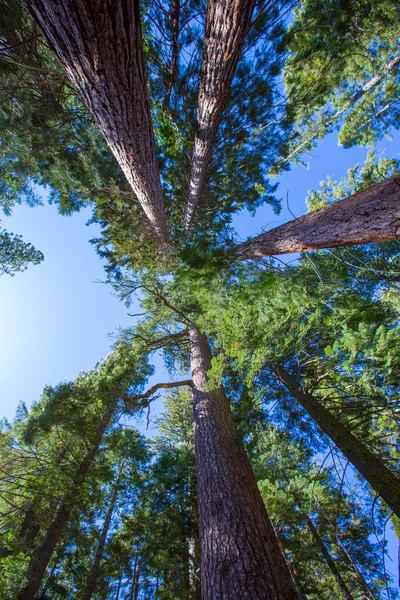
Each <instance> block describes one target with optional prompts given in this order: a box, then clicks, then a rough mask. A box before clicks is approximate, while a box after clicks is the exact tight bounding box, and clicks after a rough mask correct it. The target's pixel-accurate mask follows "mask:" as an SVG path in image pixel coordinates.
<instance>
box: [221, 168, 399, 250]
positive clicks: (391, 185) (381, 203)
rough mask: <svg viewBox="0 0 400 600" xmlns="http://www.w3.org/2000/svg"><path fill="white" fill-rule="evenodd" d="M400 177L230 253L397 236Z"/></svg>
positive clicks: (349, 243) (388, 239)
mask: <svg viewBox="0 0 400 600" xmlns="http://www.w3.org/2000/svg"><path fill="white" fill-rule="evenodd" d="M399 227H400V179H399V180H397V179H396V178H395V177H392V178H391V179H388V180H386V181H383V182H382V183H378V184H376V185H374V186H372V187H370V188H368V189H366V190H363V191H361V192H357V193H356V194H354V195H353V196H349V197H348V198H346V199H345V200H341V201H339V202H333V203H332V204H328V205H327V206H324V207H323V208H320V209H319V210H315V211H313V212H310V213H308V214H306V215H303V216H302V217H299V218H298V219H294V220H293V221H289V223H285V224H284V225H280V226H279V227H275V228H274V229H270V230H269V231H267V232H266V233H262V234H261V235H259V236H257V237H255V238H252V239H251V240H248V241H247V242H244V243H243V244H239V245H238V246H236V247H235V248H234V249H233V250H232V252H231V255H232V257H233V258H234V259H235V260H249V259H254V258H260V257H263V256H273V255H275V254H289V253H292V252H304V251H305V250H322V249H324V248H336V247H338V246H356V245H357V244H370V243H374V242H391V241H393V240H395V239H397V238H398V237H399V236H398V233H399Z"/></svg>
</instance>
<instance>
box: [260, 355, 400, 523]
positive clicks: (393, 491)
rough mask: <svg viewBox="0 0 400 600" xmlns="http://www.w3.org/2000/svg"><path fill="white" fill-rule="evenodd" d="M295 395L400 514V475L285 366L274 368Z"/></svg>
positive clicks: (399, 514)
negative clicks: (386, 464) (365, 444)
mask: <svg viewBox="0 0 400 600" xmlns="http://www.w3.org/2000/svg"><path fill="white" fill-rule="evenodd" d="M271 370H272V371H273V372H274V373H275V375H276V376H277V377H278V379H279V380H280V381H281V382H282V383H283V384H284V386H285V387H286V389H287V390H288V391H289V392H290V394H291V395H292V396H293V398H296V400H297V401H298V402H299V403H300V404H301V406H302V407H303V408H304V409H305V410H306V411H307V412H308V414H309V415H310V416H311V417H312V418H313V419H314V420H315V421H316V423H317V424H318V426H319V428H320V429H321V431H322V432H323V433H325V434H326V435H327V436H328V437H329V438H330V439H331V440H332V442H333V443H334V444H336V446H337V447H338V448H339V450H340V451H341V452H343V454H344V456H345V457H346V458H347V460H348V461H349V462H350V463H351V464H352V465H353V467H355V468H356V469H357V471H358V472H359V473H361V475H362V476H363V477H364V478H365V479H366V480H367V481H368V483H369V484H370V486H371V487H372V489H373V490H375V492H377V493H378V494H379V495H380V496H381V497H382V499H383V500H384V501H385V502H386V504H387V505H388V507H389V508H390V510H392V511H393V512H394V514H395V515H397V516H398V517H400V478H399V477H397V476H396V475H395V474H394V473H392V472H391V471H389V469H388V468H387V467H386V466H385V465H384V464H383V463H382V461H381V460H379V458H377V456H375V454H373V453H372V452H371V451H370V450H369V449H368V448H367V447H366V446H364V444H363V443H362V442H360V440H358V439H357V438H356V437H355V436H354V435H353V434H352V433H351V432H350V431H348V430H347V429H346V427H345V426H344V425H343V423H341V422H340V421H339V419H337V418H336V417H335V416H334V415H332V413H331V412H329V410H327V409H326V408H325V407H324V406H323V405H322V404H321V403H320V402H319V401H318V400H317V399H316V398H315V397H314V396H313V395H312V394H310V393H309V392H307V391H306V390H303V389H301V387H300V385H299V384H298V382H297V381H296V379H295V378H294V377H292V376H291V375H290V374H289V373H288V372H287V371H286V370H285V369H284V368H283V367H282V366H279V365H275V366H274V367H273V368H272V369H271Z"/></svg>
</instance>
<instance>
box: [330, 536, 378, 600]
mask: <svg viewBox="0 0 400 600" xmlns="http://www.w3.org/2000/svg"><path fill="white" fill-rule="evenodd" d="M336 543H337V545H338V546H339V548H340V551H341V553H342V555H343V557H344V560H345V561H346V562H347V564H348V565H349V567H350V568H351V570H352V571H354V572H355V573H357V575H358V579H359V581H360V583H361V586H362V588H363V590H364V594H365V597H364V598H363V600H367V599H368V600H375V596H374V594H373V592H372V590H371V588H370V587H369V585H368V583H367V582H366V581H365V579H364V575H363V574H362V573H361V571H360V569H359V568H358V566H357V565H356V563H355V562H354V560H353V559H352V558H351V556H350V554H349V553H348V552H347V549H346V547H345V545H344V544H343V543H342V542H341V541H340V539H339V537H338V536H337V535H336Z"/></svg>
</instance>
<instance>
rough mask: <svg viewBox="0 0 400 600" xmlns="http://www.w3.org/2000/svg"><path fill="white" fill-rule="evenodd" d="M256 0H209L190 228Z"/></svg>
mask: <svg viewBox="0 0 400 600" xmlns="http://www.w3.org/2000/svg"><path fill="white" fill-rule="evenodd" d="M254 5H255V0H229V2H228V1H227V0H224V1H221V0H209V2H208V4H207V16H206V28H205V32H204V46H203V60H202V65H201V74H200V86H199V94H198V101H197V131H196V137H195V140H194V147H193V152H192V171H191V175H190V182H189V196H188V201H187V206H186V213H185V228H186V232H188V231H189V229H190V226H191V224H192V221H193V216H194V212H195V209H196V206H197V203H198V202H199V198H200V194H201V189H202V186H203V183H204V179H205V176H206V172H207V168H208V165H209V163H210V160H211V155H212V152H213V148H214V143H215V138H216V135H217V131H218V127H219V124H220V122H221V117H222V111H223V109H224V105H225V103H226V101H227V99H228V96H229V90H230V87H231V83H232V80H233V76H234V74H235V70H236V66H237V63H238V61H239V58H240V54H241V52H242V48H243V43H244V40H245V37H246V34H247V31H248V28H249V24H250V19H251V15H252V12H253V8H254Z"/></svg>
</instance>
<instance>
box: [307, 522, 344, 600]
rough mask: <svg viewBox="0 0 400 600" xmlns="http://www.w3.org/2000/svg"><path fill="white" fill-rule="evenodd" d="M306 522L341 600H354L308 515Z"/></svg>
mask: <svg viewBox="0 0 400 600" xmlns="http://www.w3.org/2000/svg"><path fill="white" fill-rule="evenodd" d="M306 522H307V525H308V528H309V530H310V531H311V534H312V536H313V538H314V540H315V543H316V544H317V546H318V548H319V549H320V550H321V553H322V555H323V557H324V558H325V560H326V562H327V565H328V567H329V568H330V570H331V571H332V574H333V576H334V577H335V579H336V582H337V584H338V586H339V589H340V592H341V594H342V596H343V598H346V600H354V597H353V596H352V594H351V593H350V590H349V588H348V587H347V585H346V584H345V582H344V580H343V578H342V576H341V574H340V572H339V570H338V568H337V566H336V563H335V561H334V560H333V558H332V556H331V555H330V553H329V550H328V548H327V547H326V546H325V544H324V541H323V540H322V538H321V536H320V535H319V533H318V531H317V529H316V527H315V525H314V523H313V522H312V521H311V519H310V517H309V516H308V515H306Z"/></svg>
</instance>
